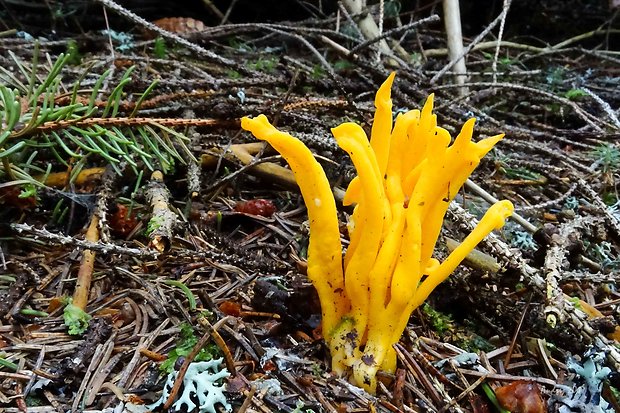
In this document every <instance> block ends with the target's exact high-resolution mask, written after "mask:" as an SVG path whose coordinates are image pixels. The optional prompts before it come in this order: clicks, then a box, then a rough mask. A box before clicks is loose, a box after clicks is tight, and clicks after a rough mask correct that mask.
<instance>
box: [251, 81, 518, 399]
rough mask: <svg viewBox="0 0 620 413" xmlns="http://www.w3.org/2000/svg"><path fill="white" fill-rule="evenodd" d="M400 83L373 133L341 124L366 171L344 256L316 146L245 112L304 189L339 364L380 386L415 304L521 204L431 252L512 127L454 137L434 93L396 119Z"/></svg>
mask: <svg viewBox="0 0 620 413" xmlns="http://www.w3.org/2000/svg"><path fill="white" fill-rule="evenodd" d="M393 81H394V74H392V75H390V76H389V77H388V79H387V80H386V81H385V82H384V84H383V85H382V86H381V87H380V88H379V90H378V92H377V96H376V99H375V106H376V108H377V109H376V112H375V119H374V123H373V126H372V133H371V137H370V139H368V137H367V136H366V133H365V132H364V130H363V129H362V128H361V127H360V126H359V125H357V124H355V123H343V124H342V125H340V126H338V127H336V128H334V129H332V133H333V134H334V137H335V138H336V141H337V142H338V145H339V146H340V147H341V148H342V149H343V150H344V151H346V152H347V153H348V154H349V156H350V157H351V160H352V162H353V164H354V166H355V169H356V171H357V177H355V178H354V179H353V180H352V181H351V183H350V184H349V187H348V188H347V191H346V194H345V197H344V203H345V205H352V204H355V208H354V210H353V214H352V215H351V218H350V220H349V223H348V228H349V237H350V243H349V248H348V249H347V251H346V254H345V256H344V257H343V256H342V253H341V244H340V233H339V229H338V217H337V213H336V205H335V202H334V197H333V195H332V193H331V188H330V185H329V182H328V181H327V178H326V176H325V173H324V172H323V169H322V168H321V166H320V165H319V163H318V162H317V161H316V160H315V159H314V156H313V155H312V153H311V152H310V150H309V149H308V148H307V147H306V146H305V145H304V144H303V143H302V142H301V141H300V140H298V139H296V138H294V137H293V136H291V135H289V134H287V133H284V132H280V131H278V130H277V129H276V128H275V127H274V126H272V125H271V124H270V123H269V121H268V120H267V118H266V117H265V116H264V115H260V116H258V117H256V118H253V119H251V118H248V117H245V118H243V119H242V120H241V127H242V128H243V129H246V130H248V131H250V132H252V133H253V134H254V136H256V137H257V138H258V139H262V140H265V141H267V142H269V143H270V144H271V145H272V146H273V147H274V148H275V149H276V150H277V151H278V152H280V153H281V154H282V156H283V157H284V159H286V161H287V162H288V163H289V165H290V167H291V170H292V171H293V173H294V175H295V179H296V180H297V183H298V184H299V187H300V189H301V193H302V195H303V197H304V201H305V203H306V206H307V208H308V216H309V219H310V245H309V247H308V277H309V278H310V280H311V281H312V283H313V284H314V286H315V288H316V289H317V291H318V294H319V298H320V300H321V308H322V315H323V335H324V337H325V340H326V342H327V344H328V345H329V348H330V351H331V356H332V369H333V370H334V371H335V372H336V373H338V374H340V375H347V376H349V377H350V379H351V380H352V381H353V382H354V383H355V384H357V385H359V386H361V387H364V388H365V389H367V390H368V391H371V392H374V391H375V387H376V378H375V376H376V373H377V371H378V370H379V369H381V370H385V371H388V372H393V371H394V370H395V368H396V353H395V351H394V349H393V345H394V344H395V343H397V342H398V340H399V339H400V337H401V335H402V333H403V331H404V329H405V327H406V325H407V322H408V320H409V316H410V315H411V313H412V311H413V310H415V309H416V308H417V307H418V306H419V305H420V304H422V302H423V301H424V300H425V299H426V298H427V297H428V296H429V294H430V293H431V292H432V291H433V289H435V287H437V285H439V284H440V283H441V282H442V281H444V280H445V279H446V278H447V277H448V276H449V275H450V273H452V271H454V269H455V268H456V267H457V265H458V264H459V263H460V262H461V261H462V260H463V259H464V258H465V256H466V255H467V254H468V253H469V252H470V251H471V250H473V249H474V247H475V246H476V245H477V244H478V243H479V242H480V241H481V240H482V239H483V238H484V237H485V236H486V235H488V234H489V233H490V232H491V231H492V230H494V229H498V228H500V227H501V226H502V225H504V221H505V220H506V218H507V217H508V216H510V214H511V213H512V210H513V206H512V204H511V203H510V202H509V201H500V202H498V203H497V204H495V205H493V206H492V207H491V208H489V210H488V211H487V213H486V214H485V215H484V217H483V218H482V220H481V221H480V223H479V224H478V226H477V227H476V228H475V229H474V231H472V233H471V234H469V235H468V236H467V237H466V238H465V240H464V241H463V242H462V243H461V244H460V245H459V246H458V247H457V248H456V249H455V250H454V251H453V252H452V253H451V254H450V255H449V256H448V258H446V259H445V261H444V262H441V263H440V262H439V261H438V260H437V259H435V258H433V257H432V255H433V251H434V248H435V243H436V242H437V238H438V237H439V233H440V231H441V225H442V222H443V218H444V216H445V213H446V210H447V208H448V205H449V203H450V202H451V201H452V199H453V198H454V196H455V195H456V193H457V192H458V190H459V189H460V188H461V186H462V185H463V184H464V183H465V180H466V179H467V178H468V177H469V175H470V174H471V173H472V171H473V170H474V168H476V166H477V165H478V164H479V162H480V159H481V158H482V157H483V156H484V155H486V153H487V152H488V151H490V150H491V148H493V146H494V145H495V144H496V143H497V142H498V141H499V140H500V139H502V137H503V135H497V136H493V137H490V138H486V139H483V140H481V141H479V142H472V134H473V128H474V119H470V120H468V121H467V122H465V124H464V125H463V128H462V129H461V132H460V133H459V135H458V136H457V137H456V138H455V139H454V142H452V143H451V137H450V134H449V133H448V131H446V130H445V129H443V128H441V127H439V126H437V117H436V115H434V114H433V113H432V110H433V95H430V96H429V98H428V99H427V101H426V104H425V105H424V107H423V108H422V110H421V111H419V110H412V111H409V112H407V113H404V114H399V115H398V116H397V117H396V119H395V121H394V122H392V101H391V98H390V90H391V86H392V82H393Z"/></svg>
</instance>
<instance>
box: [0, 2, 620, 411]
mask: <svg viewBox="0 0 620 413" xmlns="http://www.w3.org/2000/svg"><path fill="white" fill-rule="evenodd" d="M2 3H3V6H4V7H5V9H4V10H2V11H0V30H2V32H0V85H2V87H3V89H2V93H3V94H5V96H6V93H9V92H7V91H8V90H13V89H15V90H17V91H18V92H17V93H18V94H19V96H18V97H16V98H14V99H13V100H10V99H9V100H7V99H6V98H5V97H3V98H2V99H1V100H0V114H1V115H2V123H0V145H2V152H5V153H9V155H4V156H3V155H2V152H0V157H1V159H2V161H3V164H2V167H1V168H0V205H2V207H1V208H0V234H1V238H0V411H5V412H18V411H32V412H48V411H58V412H61V411H62V412H65V411H110V412H111V411H129V412H139V411H146V410H147V407H145V406H148V405H149V404H151V403H153V402H155V401H157V400H158V399H160V396H161V394H162V390H163V389H164V387H165V386H166V385H165V382H166V379H167V372H169V371H176V372H180V373H178V374H180V375H181V376H182V375H183V374H185V370H186V369H187V367H188V365H189V363H190V361H191V360H192V359H193V357H196V359H195V360H207V359H209V358H211V357H213V358H216V359H217V358H220V357H222V359H223V361H222V367H223V366H226V368H227V369H228V371H229V372H230V373H232V374H231V375H230V376H229V377H228V378H226V379H223V380H220V383H225V390H226V391H225V392H224V394H225V396H226V400H227V402H228V403H230V406H231V408H232V409H233V410H234V411H240V412H243V411H248V412H251V411H257V412H267V411H283V412H300V411H314V412H319V411H325V412H358V411H372V412H375V411H377V412H399V411H404V412H411V411H417V412H446V411H455V412H457V411H459V412H476V413H478V412H488V411H499V410H497V409H498V407H497V406H499V405H503V406H504V408H506V409H508V410H510V411H512V412H544V411H550V412H556V411H558V412H580V411H583V412H588V411H619V410H618V408H619V406H620V404H619V403H618V399H617V395H618V390H617V389H620V376H619V375H618V371H619V370H618V369H619V368H620V351H619V349H618V339H620V328H619V326H618V321H619V319H620V312H619V311H618V309H619V307H618V303H620V293H619V292H618V290H617V284H616V282H617V274H618V270H619V269H620V199H619V197H618V184H617V182H618V178H619V176H618V175H619V166H620V146H619V139H620V121H619V120H618V118H619V116H620V113H619V110H618V108H619V107H620V93H619V92H618V91H619V90H620V89H619V88H620V77H619V71H618V68H619V67H620V56H619V53H620V52H619V50H620V48H619V45H620V42H619V39H620V30H619V26H618V23H617V21H618V11H619V10H620V9H619V8H617V5H616V8H614V5H615V3H617V2H614V1H610V2H609V3H608V2H605V1H576V0H575V1H566V2H554V1H543V2H538V1H536V2H534V1H519V2H517V1H515V2H513V3H514V4H510V3H511V2H509V1H508V2H502V1H491V2H485V6H486V7H484V8H483V10H481V6H480V5H478V4H475V5H472V4H468V5H463V7H462V10H461V15H462V21H463V34H464V44H465V46H466V47H467V46H468V45H470V44H472V43H476V46H474V47H472V48H471V50H469V51H468V53H467V55H466V61H467V70H468V75H467V79H466V82H465V84H459V83H458V82H457V81H456V78H455V76H454V74H453V72H452V71H451V66H450V65H449V63H450V60H449V59H448V57H447V50H446V41H445V31H444V27H443V23H442V20H441V17H442V10H441V2H432V1H428V2H427V1H419V2H413V3H415V4H405V3H407V2H402V4H401V2H397V1H387V2H385V9H384V10H385V12H384V13H382V17H383V19H384V22H383V26H382V27H383V30H384V33H385V34H386V36H385V39H387V40H388V42H387V44H388V46H389V47H390V49H391V50H392V52H391V54H390V55H385V54H382V53H381V52H380V51H379V47H378V44H380V42H379V41H378V40H377V39H371V40H372V41H367V39H365V38H363V35H362V34H361V33H360V31H359V30H358V29H357V26H356V25H355V24H354V22H359V20H360V19H362V18H363V17H364V15H365V14H362V15H361V16H356V15H353V16H350V15H349V14H348V13H347V12H346V8H344V6H342V5H339V4H337V3H336V2H331V1H309V2H302V1H290V2H289V3H290V4H287V5H286V6H283V5H282V4H281V2H274V1H267V2H264V4H263V5H262V6H261V7H260V8H258V7H257V3H256V2H244V1H242V0H240V1H238V2H235V1H233V2H223V1H222V2H218V1H215V2H213V3H211V2H207V1H204V2H179V3H178V5H176V3H175V5H176V7H171V3H170V2H143V1H140V2H137V1H130V2H122V3H113V2H110V1H109V0H99V1H96V2H82V1H74V2H58V3H57V2H45V4H43V3H39V2H30V1H25V2H24V1H21V2H16V1H3V2H2ZM369 3H372V4H370V5H369V9H368V10H369V12H370V13H371V14H372V15H373V16H374V19H375V21H379V18H380V13H379V6H378V2H376V3H377V4H375V2H369ZM472 3H473V2H472ZM478 3H479V2H478ZM487 3H488V4H487ZM506 3H508V4H509V5H510V7H509V8H508V11H507V15H506V16H507V17H506V19H505V21H504V22H503V23H502V22H500V21H501V20H502V19H501V18H500V19H499V20H497V21H496V19H497V18H498V16H500V15H501V13H502V10H503V7H504V6H505V5H506ZM119 4H120V6H119ZM289 7H290V8H289ZM103 10H106V14H107V16H108V19H107V23H106V18H105V14H104V13H103ZM224 15H226V18H225V19H223V17H224ZM189 16H191V17H189ZM178 17H182V18H181V19H177V18H178ZM162 18H167V19H168V20H164V21H162V20H159V21H156V19H162ZM170 18H173V19H170ZM152 21H156V23H157V25H158V26H155V27H153V26H152V25H150V23H148V22H152ZM416 21H421V23H420V24H419V25H413V24H410V23H413V22H416ZM494 21H496V23H497V25H496V26H495V28H494V29H493V30H491V31H490V33H489V34H487V35H486V36H485V37H483V38H481V39H476V37H477V36H478V34H479V33H481V32H482V31H483V30H484V29H485V28H486V27H487V26H489V25H490V24H492V22H494ZM500 26H501V27H502V29H501V33H500ZM106 27H107V29H106ZM157 27H163V28H165V29H166V30H169V31H170V32H172V33H173V34H171V33H170V32H162V31H161V29H159V30H160V31H159V32H158V31H157V30H158V29H157ZM498 39H501V43H499V42H498ZM498 45H500V46H501V47H499V48H498V47H497V46H498ZM401 51H404V54H403V53H401ZM63 56H64V57H63ZM67 56H68V57H67ZM63 59H64V60H63ZM57 61H63V62H64V64H63V65H62V67H61V68H59V71H58V72H57V73H52V75H50V70H52V69H51V68H52V66H53V65H54V62H57ZM106 70H109V72H108V73H107V75H106V76H102V75H103V74H104V72H106ZM392 71H396V72H397V76H396V81H395V83H394V87H393V90H392V99H393V107H394V111H395V112H401V111H402V112H404V111H406V110H410V109H419V108H421V106H422V105H423V103H424V101H425V100H426V98H427V96H428V95H429V94H430V93H434V99H435V113H436V114H437V118H438V124H439V125H440V126H442V127H444V128H445V129H447V130H448V131H449V132H450V133H451V135H452V136H456V135H457V134H458V132H459V130H460V128H461V126H462V125H463V123H464V122H465V121H466V120H467V119H469V118H471V117H475V118H476V120H477V123H476V129H475V136H476V138H475V139H476V140H478V139H481V138H483V137H487V136H492V135H496V134H498V133H505V134H506V137H505V138H504V139H503V140H502V141H501V143H499V144H498V145H497V147H496V148H495V149H494V150H493V151H492V152H490V153H489V154H488V155H487V156H486V157H485V158H484V159H483V160H482V162H481V164H480V165H479V167H478V168H477V169H476V170H475V172H474V174H473V175H472V176H471V181H472V184H468V185H466V186H465V187H464V188H463V189H462V190H461V191H460V193H459V195H458V196H457V197H456V199H455V201H454V202H453V204H452V206H451V207H450V209H449V211H448V214H447V216H446V219H445V221H444V228H443V230H442V234H441V236H440V239H439V242H438V243H437V246H436V251H435V256H436V257H437V258H438V259H440V260H441V259H443V258H445V257H446V256H447V255H448V254H449V248H448V247H447V244H450V239H452V240H457V241H456V242H457V243H458V242H459V241H460V240H463V239H464V238H465V236H466V235H467V234H468V233H469V232H470V231H471V230H472V228H473V225H474V223H475V222H476V220H477V219H480V218H481V217H482V215H483V214H484V212H485V211H486V209H487V208H488V207H489V205H490V203H492V202H494V201H493V198H495V199H508V200H510V201H512V202H513V204H514V205H515V213H516V214H517V215H518V216H517V217H516V218H514V217H513V218H512V219H511V220H510V221H509V222H508V223H507V224H506V225H505V226H504V227H503V228H502V229H501V230H499V231H496V232H494V234H493V235H491V236H489V237H487V238H486V239H485V241H483V242H482V243H481V244H480V245H479V246H478V250H477V251H476V254H472V255H471V256H470V257H468V259H467V260H466V261H465V262H464V263H463V264H461V265H460V266H459V267H458V268H457V270H456V271H455V272H454V273H453V274H452V275H451V276H450V278H449V279H448V280H447V281H446V282H444V283H443V284H441V285H440V286H439V287H438V288H437V289H436V290H435V291H434V292H433V294H432V295H431V296H430V297H429V299H428V300H427V301H426V303H425V304H424V305H423V306H421V307H419V308H418V309H416V310H415V311H414V312H413V314H412V316H411V319H410V322H409V324H408V326H407V329H406V331H405V332H404V334H403V336H402V338H401V340H400V342H399V343H398V344H397V346H396V352H397V355H398V364H397V369H396V371H395V372H394V373H387V372H380V373H379V381H380V383H379V386H378V388H377V392H376V394H374V395H370V394H368V393H366V392H365V391H363V390H361V389H359V388H357V387H355V386H353V385H351V384H350V383H349V381H348V380H347V379H346V378H342V377H338V376H337V375H336V374H335V373H333V372H331V368H330V354H329V349H328V348H327V346H326V345H325V342H324V340H323V335H322V331H321V329H320V324H321V310H320V304H319V300H318V296H317V293H316V291H315V290H314V288H313V286H312V284H311V283H310V282H309V281H308V279H307V277H306V274H305V270H306V253H307V247H308V239H309V233H308V222H307V218H308V217H307V214H306V209H305V206H304V202H303V199H302V197H301V194H300V193H299V189H298V187H297V185H296V183H295V181H294V180H293V179H291V175H290V171H288V169H286V162H284V161H283V160H282V159H281V158H280V157H279V156H277V154H276V153H275V152H272V151H270V149H269V148H265V147H264V146H263V145H262V144H259V145H257V144H256V142H257V141H256V140H255V139H254V138H253V137H252V136H251V135H250V134H249V133H247V132H244V131H242V130H241V128H240V123H239V121H240V118H241V117H243V116H246V115H251V116H256V115H258V114H261V113H262V114H265V115H266V116H267V117H268V118H269V119H270V120H271V121H272V122H273V123H274V124H276V125H277V126H278V128H280V129H282V130H285V131H287V132H289V133H291V134H292V135H294V136H296V137H298V138H299V139H301V140H302V141H303V142H304V143H305V144H306V145H307V146H308V147H309V148H310V149H311V150H312V151H313V152H314V154H315V155H316V156H317V159H318V160H319V162H320V163H321V164H322V166H323V168H324V169H325V172H326V174H327V177H328V179H329V181H330V184H331V185H332V186H333V188H334V193H335V196H336V199H337V200H338V203H339V205H338V211H339V212H338V213H339V218H340V222H341V224H342V228H341V232H342V237H343V239H344V240H346V239H347V229H346V225H345V223H346V222H347V219H348V217H349V216H350V214H351V212H352V210H351V209H350V207H346V206H342V204H341V201H342V193H343V190H344V189H346V188H347V185H348V183H349V182H350V181H351V179H352V178H353V177H354V176H355V170H354V168H353V167H352V165H351V162H350V160H349V158H348V157H347V156H346V153H344V152H343V151H341V150H340V149H339V148H338V146H337V145H336V142H335V140H334V139H333V137H332V135H331V132H330V129H331V128H332V127H335V126H337V125H338V124H340V123H342V122H345V121H353V122H356V123H359V124H361V125H362V126H363V127H364V128H365V130H366V131H367V132H368V133H370V127H371V125H372V119H373V113H374V94H375V92H376V90H377V88H378V87H379V85H381V84H382V83H383V81H384V80H385V79H386V77H387V76H388V75H389V74H390V73H391V72H392ZM32 73H36V74H37V76H32V75H31V74H32ZM48 80H49V84H48V86H46V87H44V88H41V89H38V88H37V87H36V86H37V85H40V84H45V83H46V81H48ZM98 80H101V82H98ZM29 82H30V83H29ZM55 82H58V83H55ZM76 84H77V85H78V86H77V87H74V85H76ZM30 85H33V86H32V87H30ZM118 85H122V88H121V87H117V86H118ZM4 86H6V87H4ZM7 88H8V89H7ZM147 89H148V94H146V95H144V96H143V93H144V92H145V90H147ZM115 91H116V92H115ZM8 101H10V102H11V103H12V104H13V102H16V104H17V105H18V106H17V107H18V108H20V109H13V111H15V110H17V111H18V112H19V119H18V121H17V122H16V123H11V120H10V117H9V116H8V115H6V113H7V112H8V110H7V104H6V102H8ZM71 105H74V106H75V107H76V108H77V107H78V106H79V105H82V106H80V108H81V109H73V111H75V112H76V113H78V111H79V110H84V112H79V113H82V114H83V116H82V117H79V116H77V115H75V116H74V117H72V118H70V119H71V120H67V119H69V118H64V117H66V116H73V115H72V114H71V111H70V110H69V109H66V108H70V107H72V106H71ZM35 107H37V108H38V109H36V110H35V109H34V108H35ZM85 107H90V108H91V110H90V111H89V112H86V111H85ZM48 110H49V111H48ZM63 110H64V112H63ZM54 111H56V112H54ZM68 111H69V112H68ZM52 112H53V113H54V114H53V115H52V114H51V113H52ZM67 113H69V114H67ZM63 116H64V117H63ZM31 118H35V119H39V120H40V122H34V121H33V122H30V119H31ZM97 128H99V129H97ZM101 130H107V131H110V132H109V133H108V134H105V135H101V134H99V135H98V136H99V137H95V135H96V134H97V133H96V131H101ZM85 131H86V132H85ZM89 133H90V135H89ZM82 134H84V135H86V136H88V138H85V137H83V135H82ZM70 135H71V136H72V138H73V139H72V138H71V136H70ZM101 136H104V137H105V139H111V140H108V141H106V140H105V139H103V138H101ZM123 139H126V140H127V141H123ZM59 140H60V141H63V142H64V143H65V144H64V146H66V147H67V149H66V150H65V149H64V147H63V146H62V145H60V144H59V143H58V142H59ZM78 141H79V143H78ZM104 141H105V142H112V141H113V142H117V143H116V145H117V146H116V147H114V146H113V144H106V143H105V142H104ZM122 142H125V143H122ZM129 142H141V145H142V146H140V145H138V144H135V145H134V144H132V143H129ZM147 142H148V143H147ZM118 145H121V146H122V150H119V148H120V146H118ZM132 145H133V146H132ZM135 147H138V149H140V148H143V150H144V151H146V152H148V153H150V155H143V154H142V153H141V152H140V151H139V150H136V149H133V148H135ZM85 171H87V172H88V173H86V172H85ZM37 182H44V183H46V185H40V184H38V183H37ZM476 184H477V185H476ZM89 228H90V230H89ZM80 293H81V295H82V297H80ZM70 298H71V299H72V300H73V304H74V305H76V306H78V307H79V306H80V300H81V299H84V300H85V302H84V310H85V312H86V313H87V314H88V315H89V316H90V318H89V319H88V320H84V324H83V325H81V326H80V325H79V324H78V325H77V326H75V328H76V329H77V330H78V331H76V330H71V329H70V328H68V326H67V324H66V320H67V308H70V307H68V306H67V305H68V303H69V302H70V300H69V299H70ZM166 369H168V370H166ZM173 381H174V380H173ZM177 382H179V384H180V382H181V379H179V380H177ZM169 387H170V386H168V387H167V388H168V390H170V388H169ZM184 391H185V388H184V387H183V386H181V387H180V388H177V389H176V390H172V392H173V396H176V397H178V396H179V395H180V394H181V393H183V392H184ZM175 392H176V395H175V394H174V393H175ZM489 394H491V396H489ZM494 395H495V396H494ZM191 397H193V400H194V401H195V402H196V397H195V396H191ZM191 397H190V398H191ZM173 399H174V397H172V398H171V401H172V400H173ZM497 399H499V401H497ZM596 408H598V409H600V410H595V409H596ZM156 409H159V411H162V408H161V407H157V408H156ZM184 409H186V408H184ZM216 409H217V411H223V410H224V405H223V404H222V403H218V404H216ZM589 409H590V410H589ZM171 410H174V408H172V409H171ZM205 411H206V410H205Z"/></svg>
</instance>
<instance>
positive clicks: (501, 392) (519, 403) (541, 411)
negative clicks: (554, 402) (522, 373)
mask: <svg viewBox="0 0 620 413" xmlns="http://www.w3.org/2000/svg"><path fill="white" fill-rule="evenodd" d="M495 396H497V400H498V401H499V403H500V404H501V405H502V407H504V408H505V409H507V410H510V411H511V412H512V413H547V405H546V404H545V401H544V400H543V397H542V394H541V393H540V389H539V388H538V386H537V385H536V383H534V382H532V381H514V382H512V383H510V384H507V385H505V386H502V387H498V388H497V389H495Z"/></svg>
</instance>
